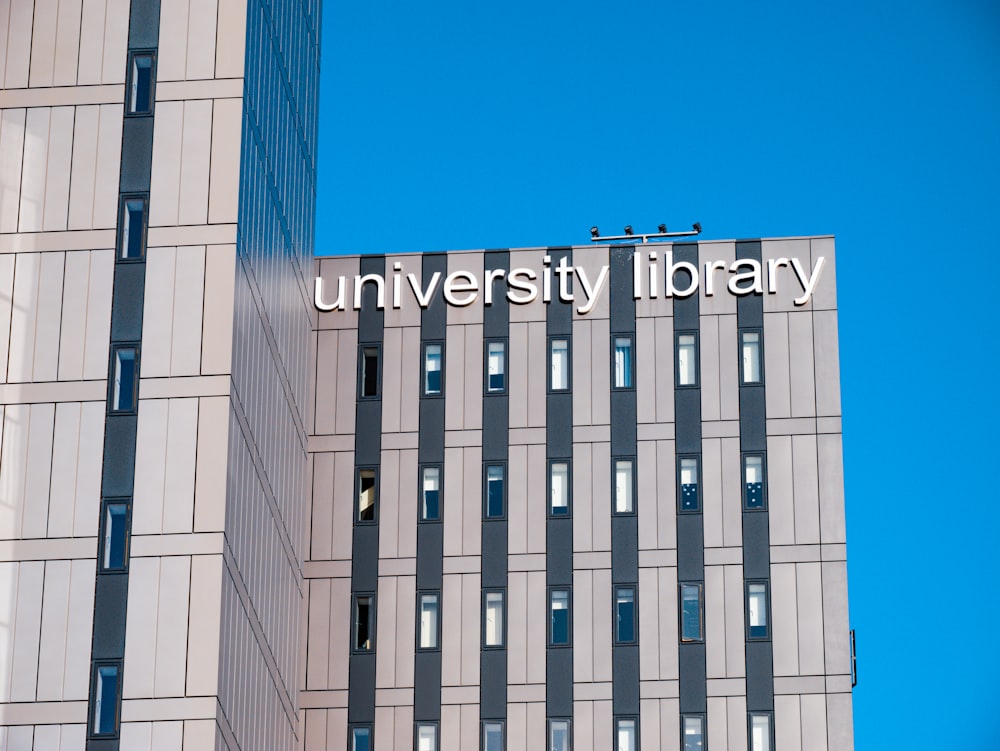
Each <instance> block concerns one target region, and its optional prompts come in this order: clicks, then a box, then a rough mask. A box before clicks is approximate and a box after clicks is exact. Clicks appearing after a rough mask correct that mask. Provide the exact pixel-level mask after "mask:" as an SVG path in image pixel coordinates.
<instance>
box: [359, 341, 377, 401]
mask: <svg viewBox="0 0 1000 751" xmlns="http://www.w3.org/2000/svg"><path fill="white" fill-rule="evenodd" d="M378 350H379V348H378V346H369V345H365V346H364V347H362V348H361V397H362V398H367V397H372V396H378V383H379V372H378V363H379V352H378Z"/></svg>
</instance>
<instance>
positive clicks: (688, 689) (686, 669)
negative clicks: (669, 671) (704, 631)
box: [677, 644, 708, 712]
mask: <svg viewBox="0 0 1000 751" xmlns="http://www.w3.org/2000/svg"><path fill="white" fill-rule="evenodd" d="M677 657H678V663H679V674H680V705H681V712H704V711H706V706H707V704H708V702H707V699H706V693H705V686H706V677H707V676H706V670H705V645H704V644H681V645H680V646H679V647H678V655H677Z"/></svg>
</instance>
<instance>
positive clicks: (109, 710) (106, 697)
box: [91, 665, 119, 735]
mask: <svg viewBox="0 0 1000 751" xmlns="http://www.w3.org/2000/svg"><path fill="white" fill-rule="evenodd" d="M118 691H119V687H118V666H117V665H98V666H97V667H96V670H95V673H94V717H93V725H92V728H93V730H92V731H91V732H92V734H93V735H115V734H117V733H118Z"/></svg>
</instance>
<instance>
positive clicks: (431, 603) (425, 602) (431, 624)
mask: <svg viewBox="0 0 1000 751" xmlns="http://www.w3.org/2000/svg"><path fill="white" fill-rule="evenodd" d="M440 600H441V598H440V596H439V595H438V594H437V593H428V594H422V595H420V635H419V640H420V641H419V642H418V644H419V645H420V649H437V648H438V624H439V623H440V618H439V617H438V614H439V610H438V608H439V607H440Z"/></svg>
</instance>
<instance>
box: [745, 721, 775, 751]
mask: <svg viewBox="0 0 1000 751" xmlns="http://www.w3.org/2000/svg"><path fill="white" fill-rule="evenodd" d="M750 751H771V715H769V714H763V713H760V714H758V713H752V714H751V715H750Z"/></svg>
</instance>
